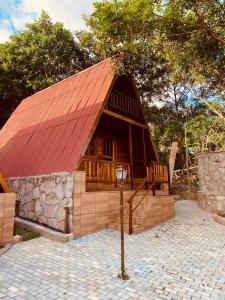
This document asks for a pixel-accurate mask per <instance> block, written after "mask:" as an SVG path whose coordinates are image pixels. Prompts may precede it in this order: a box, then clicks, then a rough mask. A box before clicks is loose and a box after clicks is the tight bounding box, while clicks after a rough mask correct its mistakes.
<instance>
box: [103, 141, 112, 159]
mask: <svg viewBox="0 0 225 300" xmlns="http://www.w3.org/2000/svg"><path fill="white" fill-rule="evenodd" d="M103 143H104V144H103V157H104V158H106V159H109V160H112V158H113V140H112V139H104V142H103Z"/></svg>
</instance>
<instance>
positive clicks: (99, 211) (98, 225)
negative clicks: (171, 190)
mask: <svg viewBox="0 0 225 300" xmlns="http://www.w3.org/2000/svg"><path fill="white" fill-rule="evenodd" d="M133 193H134V191H124V193H123V194H124V204H125V208H124V214H125V216H124V221H125V230H126V231H128V217H127V215H128V211H129V210H128V205H127V200H128V199H129V198H130V197H131V195H132V194H133ZM138 193H139V195H137V196H136V198H135V199H134V200H133V204H134V207H135V206H136V204H137V203H139V201H140V199H141V197H142V195H141V194H140V193H145V191H143V192H141V191H140V192H138ZM119 210H120V193H119V191H97V192H86V188H85V173H84V172H82V171H80V172H75V174H74V197H73V210H72V228H73V236H74V238H78V237H80V236H84V235H87V234H90V233H93V232H95V231H98V230H102V229H107V228H112V229H116V230H118V229H119V226H118V223H119ZM147 210H148V213H147V214H146V211H147ZM142 213H143V215H144V216H145V217H144V219H145V222H144V223H143V224H142V226H141V227H140V226H139V227H138V228H137V229H138V230H139V231H134V232H141V231H143V230H146V229H149V228H151V227H154V226H156V225H158V224H160V223H162V222H164V221H165V220H168V219H169V218H171V217H174V215H175V205H174V198H173V196H169V195H168V186H164V189H163V190H162V191H156V196H153V195H152V191H148V195H147V196H146V197H145V199H144V200H143V202H142V203H141V205H140V207H139V208H138V209H137V211H136V213H135V214H136V215H135V214H134V217H133V220H134V224H135V221H138V222H139V221H140V219H142Z"/></svg>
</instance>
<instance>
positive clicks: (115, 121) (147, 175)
mask: <svg viewBox="0 0 225 300" xmlns="http://www.w3.org/2000/svg"><path fill="white" fill-rule="evenodd" d="M120 165H121V166H123V167H124V168H125V169H127V171H128V176H127V181H126V184H125V188H126V189H134V188H137V185H138V183H139V182H142V181H143V179H146V187H148V184H151V183H152V182H153V181H155V182H159V181H160V182H168V172H167V166H160V165H159V164H158V160H157V154H156V152H155V149H154V145H153V142H152V140H151V136H150V132H149V128H148V125H147V123H146V121H145V118H144V114H143V111H142V107H141V103H140V100H139V98H138V95H137V92H136V90H135V86H134V84H133V82H132V80H131V79H130V78H118V79H117V80H116V82H115V84H114V86H113V88H112V90H111V92H110V94H109V97H108V99H107V102H106V104H105V106H104V110H103V112H102V115H101V117H100V120H99V121H98V124H97V126H96V129H95V131H94V133H93V136H92V138H91V140H90V142H89V145H88V147H87V149H86V152H85V155H84V156H83V157H82V159H81V162H80V166H79V170H81V171H82V170H84V171H85V172H86V182H87V190H89V191H90V190H105V189H109V190H112V189H116V188H117V184H116V176H115V169H116V168H117V167H118V166H120Z"/></svg>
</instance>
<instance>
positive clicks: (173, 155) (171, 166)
mask: <svg viewBox="0 0 225 300" xmlns="http://www.w3.org/2000/svg"><path fill="white" fill-rule="evenodd" d="M177 145H178V143H177V142H173V143H172V146H171V150H170V159H169V175H170V184H172V180H173V172H174V165H175V160H176V155H177V147H178V146H177Z"/></svg>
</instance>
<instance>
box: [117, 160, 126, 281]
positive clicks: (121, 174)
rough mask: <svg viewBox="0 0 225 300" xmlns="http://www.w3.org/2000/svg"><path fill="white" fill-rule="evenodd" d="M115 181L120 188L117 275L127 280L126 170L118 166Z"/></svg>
mask: <svg viewBox="0 0 225 300" xmlns="http://www.w3.org/2000/svg"><path fill="white" fill-rule="evenodd" d="M115 171H116V179H117V181H118V182H119V188H120V245H121V272H120V273H119V274H118V278H120V279H122V280H127V279H129V276H128V275H127V274H126V271H125V259H124V223H123V184H124V182H125V180H126V178H127V170H125V169H123V168H122V166H119V167H118V168H117V169H116V170H115Z"/></svg>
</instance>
